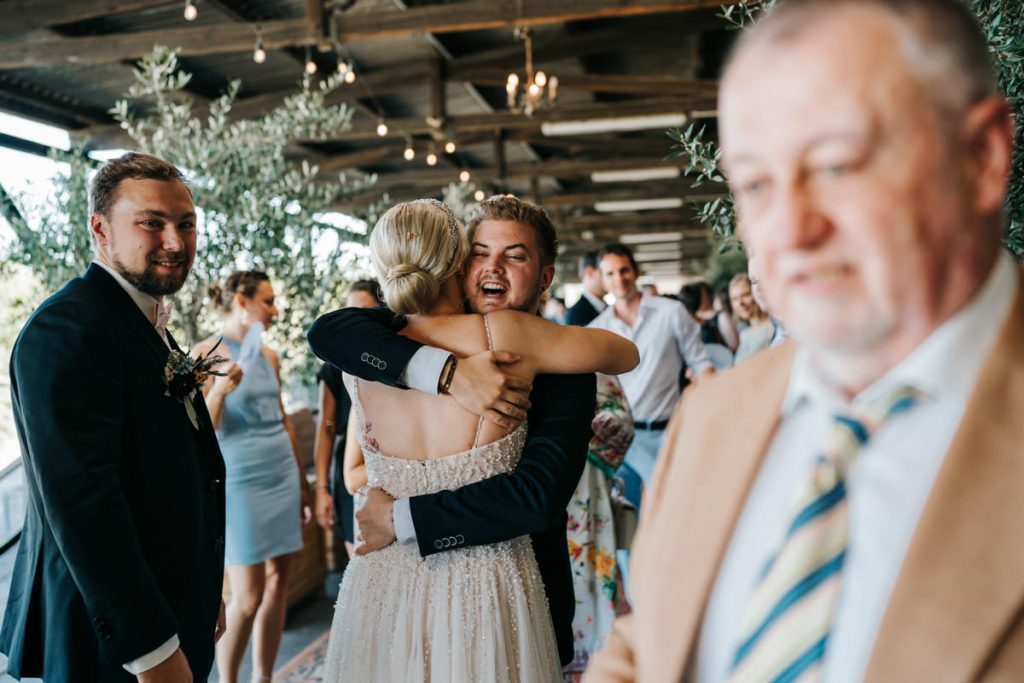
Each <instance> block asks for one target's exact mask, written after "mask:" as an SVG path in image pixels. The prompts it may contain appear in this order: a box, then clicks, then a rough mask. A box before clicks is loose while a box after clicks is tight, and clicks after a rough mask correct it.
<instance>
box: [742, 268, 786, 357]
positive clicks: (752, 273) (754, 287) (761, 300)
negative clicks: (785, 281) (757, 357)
mask: <svg viewBox="0 0 1024 683" xmlns="http://www.w3.org/2000/svg"><path fill="white" fill-rule="evenodd" d="M747 275H748V276H749V277H750V292H751V294H753V295H754V301H756V302H757V305H758V306H760V307H761V310H762V311H764V312H765V313H767V314H768V317H769V318H771V321H772V327H773V328H774V332H772V338H771V341H770V342H769V343H768V346H778V345H779V344H781V343H782V342H784V341H786V338H787V337H788V336H789V335H787V334H786V329H785V328H784V327H783V325H782V321H781V320H779V319H778V317H776V316H775V313H774V311H773V310H772V308H771V306H770V305H769V304H768V299H766V298H765V296H764V289H763V288H762V287H761V283H760V278H759V277H758V274H757V259H755V258H754V255H753V254H751V255H750V260H749V262H748V264H747Z"/></svg>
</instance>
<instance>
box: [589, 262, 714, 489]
mask: <svg viewBox="0 0 1024 683" xmlns="http://www.w3.org/2000/svg"><path fill="white" fill-rule="evenodd" d="M598 263H599V264H600V268H601V276H602V277H603V278H604V286H605V289H607V290H608V291H609V292H611V293H612V294H613V295H614V296H615V305H614V306H611V307H609V308H607V309H605V311H604V313H602V314H601V315H599V316H598V317H597V318H595V319H594V321H593V322H592V323H590V327H599V328H602V329H605V330H609V331H611V332H615V333H616V334H618V335H621V336H623V337H625V338H626V339H629V340H630V341H632V342H633V343H635V344H636V345H637V347H638V348H639V349H640V365H639V366H637V368H636V369H635V370H632V371H631V372H627V373H625V374H623V375H621V376H620V377H619V381H620V382H621V383H622V389H623V391H624V392H625V394H626V399H627V400H628V401H629V405H630V408H631V409H632V411H633V417H634V418H635V423H634V426H635V428H636V433H635V435H634V438H633V444H632V446H630V449H629V452H628V453H626V459H625V463H624V465H623V467H622V468H621V469H622V471H621V472H620V476H621V477H622V478H623V479H624V481H625V492H626V498H627V499H628V500H629V501H630V502H631V503H633V504H634V505H636V506H637V507H638V508H639V506H640V492H641V483H642V484H644V485H647V484H649V483H650V480H651V477H652V476H653V474H654V463H655V460H656V458H657V455H658V450H659V448H660V446H661V439H662V437H663V436H664V433H665V427H666V426H667V425H668V420H669V417H671V415H672V411H673V410H674V409H675V406H676V402H677V401H678V400H679V395H680V387H679V378H680V376H681V374H682V372H683V368H684V367H689V369H690V370H691V372H692V373H693V374H694V376H695V377H697V378H698V379H702V378H703V376H704V375H707V376H710V375H713V374H714V372H715V371H714V369H713V368H712V364H711V360H710V359H709V358H708V354H707V351H706V350H705V349H704V344H703V343H702V342H701V340H700V327H699V326H698V325H697V323H696V321H694V319H693V318H691V317H690V315H689V314H688V313H687V312H686V309H685V308H683V305H682V304H680V303H679V302H678V301H673V300H671V299H666V298H665V297H661V296H651V295H649V294H646V293H641V291H640V289H639V288H638V286H637V277H639V275H640V273H639V272H638V269H637V265H636V260H635V259H634V258H633V252H632V251H630V249H629V247H627V246H625V245H623V244H609V245H608V246H606V247H604V248H603V249H602V250H601V251H600V253H599V254H598Z"/></svg>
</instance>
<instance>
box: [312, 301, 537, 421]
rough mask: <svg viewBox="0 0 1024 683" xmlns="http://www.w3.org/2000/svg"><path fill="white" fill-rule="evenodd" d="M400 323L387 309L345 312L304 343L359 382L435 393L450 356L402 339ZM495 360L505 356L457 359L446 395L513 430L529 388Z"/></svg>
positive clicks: (324, 321)
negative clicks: (379, 383)
mask: <svg viewBox="0 0 1024 683" xmlns="http://www.w3.org/2000/svg"><path fill="white" fill-rule="evenodd" d="M401 320H402V319H401V318H399V317H398V316H396V315H395V314H394V313H392V312H391V311H389V310H388V309H386V308H342V309H339V310H337V311H332V312H330V313H327V314H325V315H323V316H321V317H320V318H318V319H317V320H316V322H314V323H313V326H312V327H310V328H309V332H308V333H307V334H306V338H307V339H308V340H309V345H310V347H311V348H312V349H313V353H315V354H316V355H317V357H319V358H320V359H321V360H324V361H327V362H328V363H330V364H332V365H334V366H336V367H339V368H341V369H342V370H344V371H345V372H347V373H349V374H351V375H355V376H356V377H359V378H360V379H365V380H368V381H371V382H381V383H383V384H386V385H388V386H392V387H401V388H406V386H408V387H409V388H411V389H416V390H418V391H421V392H424V393H428V394H437V393H438V389H439V386H440V384H441V380H442V378H444V377H445V368H446V367H447V361H448V358H449V356H450V354H449V353H448V352H447V351H445V350H443V349H436V348H433V347H429V346H424V345H423V344H420V343H419V342H416V341H413V340H412V339H409V338H408V337H403V336H401V335H399V334H398V331H399V330H400V329H402V325H401ZM496 357H497V358H499V359H500V358H501V357H502V356H501V354H500V353H498V354H496V355H495V354H491V353H483V354H477V355H475V356H470V357H469V358H465V359H461V360H459V362H458V363H457V365H456V368H455V374H454V377H453V378H452V382H451V386H450V387H449V392H448V393H449V394H450V395H451V397H452V398H454V399H455V400H456V401H457V402H458V403H459V405H461V406H462V407H463V408H465V409H466V410H468V411H470V412H471V413H474V414H476V415H481V416H483V417H484V419H486V420H488V421H490V422H494V423H495V424H497V425H499V426H501V427H504V428H506V429H511V428H513V427H515V426H516V425H517V424H518V423H519V422H520V421H521V420H522V419H523V418H524V417H525V415H526V412H525V409H524V408H525V407H526V406H528V405H529V402H528V401H527V400H526V397H527V395H528V394H529V391H530V384H529V382H526V381H523V380H521V379H520V378H518V377H509V376H507V375H505V373H503V372H502V371H501V370H500V369H499V368H498V365H497V362H495V358H496ZM438 361H439V362H438Z"/></svg>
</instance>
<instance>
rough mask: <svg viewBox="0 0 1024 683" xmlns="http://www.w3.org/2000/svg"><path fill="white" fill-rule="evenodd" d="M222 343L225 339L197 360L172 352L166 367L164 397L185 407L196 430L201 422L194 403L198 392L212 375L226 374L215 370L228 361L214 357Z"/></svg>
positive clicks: (180, 352)
mask: <svg viewBox="0 0 1024 683" xmlns="http://www.w3.org/2000/svg"><path fill="white" fill-rule="evenodd" d="M221 341H223V339H218V340H217V343H216V344H214V345H213V348H212V349H210V350H209V351H207V352H206V353H205V354H201V355H199V356H197V357H195V358H193V357H192V356H190V355H188V353H185V352H182V351H173V350H172V351H171V353H170V354H169V355H168V356H167V364H166V365H165V366H164V384H165V385H167V391H165V392H164V396H170V397H171V398H173V399H175V400H177V401H178V403H181V404H182V405H183V406H185V413H186V414H187V415H188V419H189V421H190V422H192V426H193V427H195V428H196V429H199V420H198V419H197V418H196V407H195V405H193V403H192V401H194V400H195V397H196V392H198V391H199V390H200V389H202V388H203V385H204V384H205V383H206V380H207V379H209V377H210V375H224V374H225V373H223V372H217V371H216V370H213V367H214V366H215V365H218V364H219V363H223V362H224V361H225V360H227V359H226V358H224V357H223V356H215V355H213V352H214V351H216V350H217V347H218V346H220V343H221Z"/></svg>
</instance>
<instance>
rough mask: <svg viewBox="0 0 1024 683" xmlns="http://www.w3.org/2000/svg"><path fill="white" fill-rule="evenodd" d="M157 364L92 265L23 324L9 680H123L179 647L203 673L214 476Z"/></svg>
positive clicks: (18, 357)
mask: <svg viewBox="0 0 1024 683" xmlns="http://www.w3.org/2000/svg"><path fill="white" fill-rule="evenodd" d="M168 353H169V350H168V348H167V346H166V345H165V344H164V342H163V340H162V339H161V338H160V336H159V334H158V333H157V332H156V330H155V329H154V328H153V325H152V324H151V323H150V322H149V320H147V319H146V317H145V315H143V313H142V312H141V311H140V310H139V308H138V306H137V305H136V304H135V303H134V302H133V301H132V299H131V297H130V296H129V295H128V294H127V293H126V292H125V291H124V290H123V289H122V288H121V286H120V285H118V283H117V282H116V281H115V280H114V278H113V277H111V276H110V274H109V273H107V272H106V271H105V270H103V269H102V268H101V267H99V266H96V265H93V266H91V267H90V268H89V270H88V272H87V273H86V274H85V275H84V276H83V277H81V278H76V279H75V280H72V281H71V282H70V283H68V284H67V285H66V286H65V287H64V288H63V289H62V290H61V291H60V292H58V293H57V294H55V295H54V296H52V297H50V298H49V299H48V300H47V301H46V302H44V303H43V304H42V305H41V306H40V307H39V308H38V309H37V310H36V312H35V313H34V314H33V315H32V317H31V318H30V319H29V321H28V323H27V324H26V325H25V328H24V329H23V330H22V332H21V334H20V335H19V337H18V341H17V343H16V344H15V347H14V352H13V354H12V356H11V395H12V398H13V408H14V418H15V423H16V426H17V430H18V437H19V439H20V441H21V449H22V457H23V460H24V465H25V479H26V483H27V486H28V510H27V513H26V519H25V526H24V530H23V532H22V537H21V542H20V545H19V547H18V554H17V558H16V560H15V565H14V575H13V579H12V581H11V589H10V595H9V597H8V601H7V608H6V611H5V613H4V621H3V626H2V628H0V651H2V652H4V653H5V654H6V655H7V656H8V669H9V673H10V674H11V675H13V676H14V677H15V678H21V677H40V678H42V679H43V680H44V681H46V683H51V682H52V683H57V682H58V681H59V682H60V683H77V682H79V681H81V682H82V683H96V682H97V681H103V682H104V683H106V682H108V681H114V682H116V681H125V682H127V681H134V680H135V677H134V676H132V675H130V674H129V673H128V672H127V671H125V670H124V669H123V668H122V665H123V664H125V663H127V662H130V661H132V660H134V659H137V658H138V657H141V656H142V655H144V654H147V653H148V652H151V651H153V650H155V649H156V648H157V647H159V646H160V645H161V644H163V643H164V642H166V641H167V640H168V639H170V638H171V636H172V635H174V634H175V633H176V634H178V637H179V639H180V640H181V647H182V650H183V652H184V654H185V656H186V658H187V659H188V662H189V665H190V666H191V668H192V673H193V676H194V678H195V680H197V681H204V680H206V677H207V675H208V673H209V671H210V667H211V665H212V663H213V653H214V643H213V637H214V629H215V627H216V622H217V613H218V609H219V607H220V595H221V587H222V582H223V573H224V483H223V482H224V462H223V460H222V459H221V454H220V449H219V448H218V446H217V439H216V436H215V434H214V430H213V425H212V424H211V422H210V418H209V415H208V413H207V412H206V405H205V403H204V402H203V399H202V396H197V398H196V400H195V408H196V412H197V413H198V421H199V429H198V430H196V429H195V428H194V427H193V426H192V423H191V422H190V421H189V419H188V417H187V415H186V412H185V407H184V406H183V405H182V404H181V403H179V402H178V401H176V400H175V399H173V398H170V397H168V396H165V395H164V391H165V386H164V381H163V372H164V364H165V362H166V360H167V355H168Z"/></svg>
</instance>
